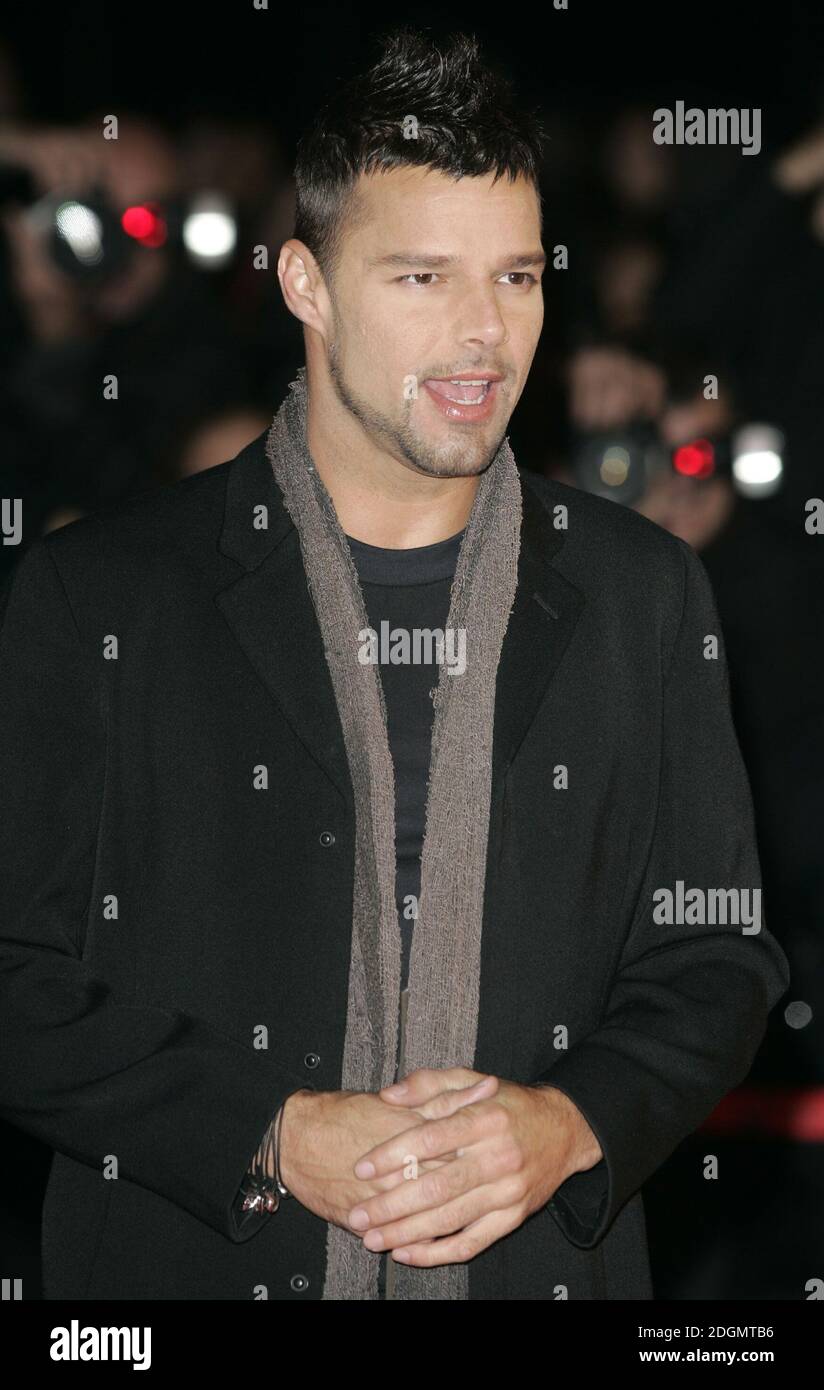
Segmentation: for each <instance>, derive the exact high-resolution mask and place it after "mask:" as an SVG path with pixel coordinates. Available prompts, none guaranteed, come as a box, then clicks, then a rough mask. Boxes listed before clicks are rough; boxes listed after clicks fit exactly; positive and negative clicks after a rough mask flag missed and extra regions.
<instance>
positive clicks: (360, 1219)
mask: <svg viewBox="0 0 824 1390" xmlns="http://www.w3.org/2000/svg"><path fill="white" fill-rule="evenodd" d="M349 1224H350V1226H357V1228H358V1230H359V1231H362V1230H363V1228H364V1226H368V1225H369V1217H368V1215H367V1213H366V1212H365V1211H364V1209H363V1207H356V1208H355V1210H354V1211H353V1212H351V1213H350V1216H349Z"/></svg>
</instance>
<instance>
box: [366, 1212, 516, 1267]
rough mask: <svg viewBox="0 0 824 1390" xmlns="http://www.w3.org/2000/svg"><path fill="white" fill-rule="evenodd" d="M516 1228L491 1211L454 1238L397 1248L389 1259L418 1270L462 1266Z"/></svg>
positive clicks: (503, 1215) (507, 1216) (509, 1218)
mask: <svg viewBox="0 0 824 1390" xmlns="http://www.w3.org/2000/svg"><path fill="white" fill-rule="evenodd" d="M516 1225H517V1221H516V1220H515V1219H513V1217H512V1215H511V1214H509V1213H507V1212H505V1211H493V1212H490V1213H489V1214H488V1215H487V1216H482V1217H481V1218H480V1220H479V1221H474V1222H472V1224H471V1225H469V1226H466V1227H465V1228H464V1229H463V1230H462V1231H457V1232H456V1233H455V1234H454V1235H451V1236H445V1237H443V1238H441V1239H439V1240H431V1241H416V1242H415V1243H414V1244H412V1245H404V1246H398V1248H397V1249H396V1250H393V1251H392V1252H391V1257H392V1259H393V1260H396V1261H397V1263H398V1264H406V1265H415V1266H417V1267H418V1268H422V1269H431V1268H432V1267H433V1266H434V1265H451V1264H466V1262H467V1261H468V1260H472V1259H474V1258H475V1256H476V1255H479V1254H480V1253H481V1251H482V1250H486V1249H487V1247H488V1246H490V1245H492V1244H493V1243H494V1242H495V1241H496V1240H500V1238H501V1236H505V1235H507V1234H508V1233H509V1232H510V1231H512V1230H514V1229H515V1226H516Z"/></svg>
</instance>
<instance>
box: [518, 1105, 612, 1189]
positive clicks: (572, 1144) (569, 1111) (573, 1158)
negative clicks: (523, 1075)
mask: <svg viewBox="0 0 824 1390" xmlns="http://www.w3.org/2000/svg"><path fill="white" fill-rule="evenodd" d="M533 1089H535V1090H538V1091H541V1093H542V1096H543V1098H544V1100H545V1102H546V1104H547V1106H548V1108H549V1111H550V1114H551V1116H552V1118H553V1121H554V1125H553V1130H554V1132H557V1126H558V1125H559V1124H560V1125H561V1126H562V1128H563V1130H564V1132H565V1134H566V1141H567V1142H566V1145H565V1154H564V1158H563V1163H562V1167H563V1173H564V1181H565V1180H566V1179H567V1178H571V1177H572V1175H573V1174H574V1173H582V1172H584V1171H585V1170H586V1169H588V1168H594V1167H595V1164H596V1163H599V1162H600V1161H601V1159H602V1158H603V1156H604V1155H603V1151H602V1149H601V1145H600V1144H599V1142H598V1139H597V1136H596V1135H595V1133H594V1132H593V1130H592V1128H591V1127H590V1125H589V1123H588V1121H587V1120H586V1119H585V1118H584V1116H583V1115H582V1114H581V1111H580V1110H579V1109H578V1107H577V1105H576V1104H575V1102H574V1101H573V1100H571V1099H570V1097H569V1096H568V1095H567V1094H566V1092H565V1091H560V1090H559V1089H558V1087H557V1086H551V1085H546V1084H545V1083H541V1085H539V1086H536V1087H534V1088H533Z"/></svg>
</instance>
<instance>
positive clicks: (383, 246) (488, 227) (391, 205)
mask: <svg viewBox="0 0 824 1390" xmlns="http://www.w3.org/2000/svg"><path fill="white" fill-rule="evenodd" d="M355 193H356V197H357V207H358V213H357V216H356V218H355V219H354V221H353V224H352V226H351V231H350V233H349V234H348V235H347V238H346V240H347V243H348V245H349V248H350V250H351V251H352V252H353V253H354V254H355V255H357V256H366V257H368V256H372V255H374V254H375V253H376V252H378V251H381V252H389V251H393V250H395V249H397V246H398V244H400V243H403V244H404V245H405V244H406V243H407V241H408V238H409V233H410V232H415V233H416V234H417V237H418V240H420V238H421V237H422V236H423V237H425V238H426V244H425V245H419V246H418V249H419V250H420V251H424V250H429V251H443V252H448V253H450V254H455V255H460V254H461V249H462V248H466V253H467V254H469V253H470V251H476V250H477V249H478V248H482V247H484V246H485V245H486V247H487V249H488V251H489V253H490V254H491V253H493V251H495V252H497V251H500V250H501V249H502V248H505V247H506V246H507V244H508V243H510V242H511V243H512V247H511V248H509V249H513V248H514V246H515V242H516V241H517V242H518V243H519V245H518V248H517V249H519V250H521V249H523V247H522V246H521V245H520V243H521V242H522V241H523V238H524V237H531V238H532V242H531V243H530V244H533V243H534V245H536V246H537V245H539V243H540V206H539V201H538V194H537V192H536V189H535V185H534V184H533V183H531V182H530V181H529V180H528V179H526V178H524V177H523V176H520V175H519V176H518V177H517V178H516V179H514V180H510V178H509V176H508V175H506V174H505V175H503V176H502V177H501V178H499V179H498V180H497V181H496V180H495V176H494V174H483V175H481V176H480V177H477V178H474V177H473V178H469V177H466V178H460V179H456V178H454V177H453V176H452V175H450V174H444V173H442V172H441V171H440V170H436V169H427V168H422V167H420V166H417V165H415V166H404V167H401V168H399V169H390V170H380V171H378V172H376V173H374V174H361V175H360V177H359V179H358V181H357V183H356V185H355Z"/></svg>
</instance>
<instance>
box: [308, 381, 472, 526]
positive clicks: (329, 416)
mask: <svg viewBox="0 0 824 1390" xmlns="http://www.w3.org/2000/svg"><path fill="white" fill-rule="evenodd" d="M308 386H309V375H308V371H307V387H308ZM306 438H307V443H308V445H309V452H310V453H311V455H312V459H313V461H314V464H315V467H316V468H317V470H318V474H319V476H320V479H321V481H322V483H323V485H324V487H325V488H326V491H327V492H328V493H329V496H330V497H331V499H332V502H333V503H334V507H335V511H336V513H337V517H338V521H339V522H340V525H341V529H342V530H343V531H344V533H345V534H346V535H347V536H352V537H354V539H355V540H359V541H364V542H365V543H366V544H367V545H376V546H381V547H384V548H385V549H388V550H409V549H412V548H413V547H416V546H422V545H434V544H435V543H436V542H437V541H444V540H447V539H448V538H449V537H450V536H454V535H457V533H458V532H459V531H462V530H463V528H464V527H465V526H466V523H467V522H468V520H469V514H470V512H471V510H472V504H473V502H474V500H475V494H476V492H477V490H478V482H479V478H478V477H477V476H476V477H467V478H431V477H428V476H427V475H426V474H424V473H419V472H416V471H415V470H414V469H413V468H412V467H411V466H410V465H409V464H408V463H404V462H401V461H399V460H398V459H397V458H395V457H393V455H392V454H390V453H388V452H387V451H386V450H385V449H383V448H381V447H380V445H379V444H377V443H375V441H374V440H373V439H371V438H370V437H369V435H367V433H366V431H365V430H364V429H363V427H362V426H361V424H360V422H359V421H358V420H357V419H356V417H355V416H353V415H352V413H351V411H349V410H347V409H346V407H345V406H344V405H343V403H342V402H341V401H340V400H339V398H338V396H337V393H336V392H335V391H334V389H333V388H332V385H331V382H330V381H329V379H328V375H327V376H323V375H322V376H321V379H320V381H318V376H317V374H315V375H313V377H312V380H311V388H310V389H308V392H307V420H306Z"/></svg>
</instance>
